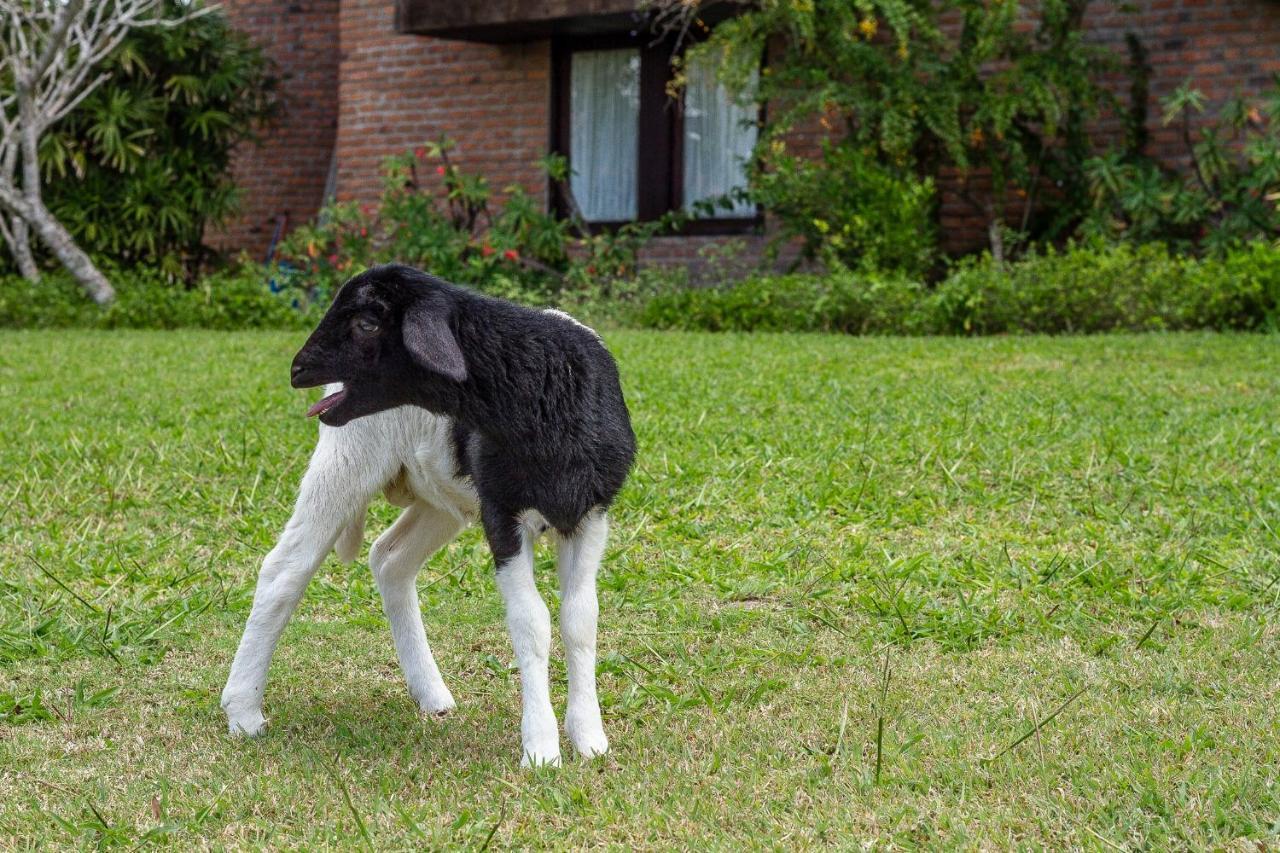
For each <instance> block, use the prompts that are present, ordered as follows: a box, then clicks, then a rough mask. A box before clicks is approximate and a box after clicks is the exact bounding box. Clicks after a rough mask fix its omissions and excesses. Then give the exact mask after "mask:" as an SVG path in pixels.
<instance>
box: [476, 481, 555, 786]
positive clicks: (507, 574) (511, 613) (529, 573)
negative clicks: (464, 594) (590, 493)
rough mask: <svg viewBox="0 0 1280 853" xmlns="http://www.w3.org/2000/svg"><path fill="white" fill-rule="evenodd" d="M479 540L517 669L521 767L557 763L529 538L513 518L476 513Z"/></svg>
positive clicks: (547, 620)
mask: <svg viewBox="0 0 1280 853" xmlns="http://www.w3.org/2000/svg"><path fill="white" fill-rule="evenodd" d="M481 518H482V520H483V522H484V532H485V536H486V537H487V538H488V540H489V547H490V548H491V549H492V550H493V557H494V560H495V562H496V563H497V568H498V589H499V590H501V592H502V600H503V601H504V602H506V606H507V630H508V631H510V633H511V646H512V648H513V649H514V650H515V653H516V665H517V666H518V667H519V668H520V698H521V705H522V707H523V711H522V714H521V717H520V750H521V753H522V756H523V757H522V758H521V760H520V764H521V766H523V767H529V766H537V765H544V764H559V763H560V732H559V729H558V728H557V727H556V715H555V711H553V710H552V709H551V686H550V682H549V678H548V674H547V663H548V661H547V658H548V655H549V653H550V649H551V614H550V613H549V612H548V611H547V605H546V603H545V602H544V601H543V600H542V596H541V595H539V594H538V587H537V584H535V583H534V580H533V535H532V533H531V532H530V530H529V529H528V528H527V527H525V526H524V525H523V524H522V523H520V522H519V521H517V520H516V518H515V517H513V516H511V515H507V514H504V513H501V512H494V511H493V510H492V509H491V508H488V507H483V506H482V508H481Z"/></svg>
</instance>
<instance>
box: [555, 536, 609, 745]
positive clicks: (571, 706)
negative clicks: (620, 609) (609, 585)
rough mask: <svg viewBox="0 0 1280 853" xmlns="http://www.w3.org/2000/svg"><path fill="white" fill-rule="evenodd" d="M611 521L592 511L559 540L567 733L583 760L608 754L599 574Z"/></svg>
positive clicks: (565, 725)
mask: <svg viewBox="0 0 1280 853" xmlns="http://www.w3.org/2000/svg"><path fill="white" fill-rule="evenodd" d="M608 532H609V522H608V520H607V519H606V517H605V515H604V513H594V512H593V513H591V514H590V515H588V516H587V517H586V518H585V519H583V521H582V526H581V527H580V528H579V530H578V532H577V534H576V535H574V536H573V537H572V538H569V539H563V540H561V542H560V548H559V553H558V554H557V564H558V571H559V575H560V637H561V639H562V640H563V641H564V653H565V665H566V668H567V669H568V674H569V703H568V708H567V709H566V710H565V715H564V729H565V734H567V735H568V736H569V740H570V741H571V742H572V743H573V745H574V747H575V748H576V749H577V750H578V752H579V753H581V754H582V755H583V757H585V758H592V757H594V756H596V755H601V754H603V753H605V752H608V751H609V739H608V738H607V737H605V734H604V725H603V724H602V723H601V721H600V702H599V700H598V699H597V698H596V617H597V616H598V614H599V609H600V608H599V604H598V603H597V601H596V573H597V572H598V571H599V569H600V559H601V558H602V557H603V556H604V544H605V538H606V536H607V535H608Z"/></svg>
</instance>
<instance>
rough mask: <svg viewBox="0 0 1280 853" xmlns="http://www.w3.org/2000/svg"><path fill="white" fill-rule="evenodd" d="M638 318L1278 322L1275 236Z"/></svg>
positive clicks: (749, 295) (1077, 255)
mask: <svg viewBox="0 0 1280 853" xmlns="http://www.w3.org/2000/svg"><path fill="white" fill-rule="evenodd" d="M636 320H637V322H638V323H639V324H641V325H645V326H650V327H654V328H663V329H701V330H707V331H742V332H746V331H826V332H845V333H850V334H955V335H993V334H1009V333H1047V334H1063V333H1092V332H1114V331H1161V330H1173V329H1276V328H1277V327H1280V246H1275V245H1272V244H1269V243H1265V242H1255V243H1251V244H1249V245H1247V246H1243V247H1239V248H1237V249H1236V250H1234V251H1232V252H1230V253H1229V254H1227V255H1226V256H1225V257H1224V258H1221V259H1218V258H1207V259H1203V260H1198V259H1195V258H1187V257H1178V256H1173V255H1170V254H1169V252H1168V250H1167V249H1165V247H1163V246H1159V245H1155V244H1150V245H1143V246H1135V245H1128V244H1121V245H1118V246H1107V245H1102V244H1098V243H1094V244H1084V245H1072V246H1069V247H1067V249H1065V250H1063V251H1057V250H1054V249H1052V248H1050V249H1047V250H1044V251H1042V252H1029V253H1028V254H1027V255H1026V256H1025V257H1023V258H1022V259H1020V260H1018V261H1016V262H1013V263H1003V264H1002V263H999V262H997V261H995V260H994V259H993V258H992V257H991V256H990V255H986V256H984V257H981V258H972V259H969V260H966V261H963V262H961V263H960V264H959V265H957V267H956V268H955V269H954V270H953V271H952V272H951V274H950V275H949V276H947V278H946V279H944V280H943V281H941V282H940V283H939V284H938V285H937V286H936V287H935V288H934V289H932V290H930V289H928V288H926V287H924V286H923V285H921V284H919V283H916V282H913V281H911V280H909V279H903V278H895V277H884V276H877V275H873V274H868V273H865V272H860V273H852V272H847V271H842V272H837V273H834V274H831V275H826V276H811V275H791V276H781V277H776V276H774V277H769V276H765V277H756V278H751V279H748V280H747V281H744V282H743V283H741V284H739V285H737V286H735V287H725V288H704V289H686V290H682V291H678V292H674V293H664V294H661V295H658V296H656V297H653V298H651V299H649V300H648V302H647V303H646V304H645V306H644V309H643V310H642V311H641V312H640V313H639V315H638V317H637V318H636Z"/></svg>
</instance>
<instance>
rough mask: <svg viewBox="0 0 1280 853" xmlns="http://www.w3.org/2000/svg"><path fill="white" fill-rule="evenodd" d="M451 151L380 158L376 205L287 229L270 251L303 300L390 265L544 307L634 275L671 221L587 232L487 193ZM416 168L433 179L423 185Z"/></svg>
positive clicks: (321, 297) (547, 164) (349, 206)
mask: <svg viewBox="0 0 1280 853" xmlns="http://www.w3.org/2000/svg"><path fill="white" fill-rule="evenodd" d="M451 147H452V144H451V143H450V142H449V141H448V140H441V141H439V142H435V143H431V144H428V145H423V146H419V147H418V148H416V149H415V150H413V151H411V152H406V153H404V154H401V155H398V156H395V157H390V158H388V159H387V160H386V161H385V162H384V164H383V175H384V181H383V186H384V189H383V193H382V197H381V200H380V202H379V204H377V205H372V204H364V205H357V204H354V203H346V204H336V205H331V206H329V207H327V208H326V209H325V210H323V211H321V213H320V215H319V217H317V219H316V221H315V223H313V224H311V225H307V226H304V227H301V228H298V229H296V230H295V231H294V232H293V233H292V234H290V235H289V237H288V238H286V239H285V240H284V241H283V242H282V243H281V244H280V247H279V250H278V254H279V256H280V257H281V258H283V259H285V261H286V262H287V264H288V266H289V267H291V268H292V269H293V270H295V271H296V272H295V274H292V275H290V274H288V273H286V275H285V276H284V277H285V279H286V280H287V281H289V282H291V283H300V282H305V288H306V290H307V292H306V293H305V294H303V296H304V298H305V299H307V300H312V301H322V302H323V301H327V299H328V297H329V296H331V295H332V293H333V292H334V290H335V289H336V288H337V287H338V286H339V285H341V283H342V282H343V281H345V280H346V279H347V278H349V277H350V276H352V275H354V274H355V273H358V272H360V271H361V270H363V269H366V268H368V267H370V266H373V265H374V264H378V263H387V262H391V261H395V262H398V263H406V264H410V265H412V266H416V267H420V268H422V269H427V270H430V271H431V272H432V273H433V274H435V275H438V276H440V277H441V278H445V279H448V280H450V281H455V282H458V283H460V284H466V285H470V286H472V287H475V288H476V289H478V290H481V291H484V292H486V293H489V294H491V295H494V296H501V297H505V298H509V299H515V300H517V301H525V302H535V303H537V302H541V303H543V304H545V303H547V302H551V301H560V300H562V299H563V298H565V297H571V294H573V293H574V292H578V293H581V292H582V291H585V290H592V289H595V290H603V291H605V292H607V291H608V289H609V282H610V281H612V280H624V279H628V278H632V277H634V276H635V274H636V271H637V263H636V259H637V253H638V252H639V250H640V247H641V246H642V245H643V244H644V242H645V241H646V240H648V238H649V237H650V236H652V235H653V234H655V233H657V232H658V231H660V230H662V229H665V228H667V227H668V226H669V225H671V224H672V223H673V222H674V221H675V220H674V218H667V219H663V220H659V221H657V222H646V223H631V224H628V225H624V226H622V227H620V228H618V229H616V230H612V231H606V232H601V233H595V234H593V233H591V232H590V231H589V229H588V228H587V227H586V224H585V223H583V222H582V221H581V220H579V219H576V218H573V217H570V218H560V217H557V216H556V215H554V214H552V213H548V212H546V211H545V210H544V209H543V208H542V205H541V203H540V202H538V201H537V200H536V199H534V198H532V197H531V196H530V195H529V194H528V193H527V192H525V190H524V189H523V188H522V187H520V186H515V185H513V186H508V187H505V188H504V189H503V191H502V195H503V198H502V199H501V200H498V199H496V198H495V197H494V193H493V191H492V189H491V188H490V187H489V184H488V181H487V180H485V178H484V177H482V176H478V175H473V174H470V173H468V172H465V171H463V170H462V169H460V168H459V167H458V166H457V165H455V164H454V163H453V162H452V161H451V160H450V157H449V151H450V149H451ZM433 164H434V165H433ZM542 165H543V167H544V168H545V170H546V171H547V172H548V175H549V177H550V178H551V179H552V180H553V181H556V182H563V181H564V180H565V179H566V178H567V176H568V175H567V165H566V163H565V161H564V159H563V158H562V157H548V158H547V159H546V160H544V162H543V164H542ZM420 170H427V171H428V173H430V172H434V174H435V175H436V178H437V179H438V180H436V181H435V182H434V184H433V185H428V183H427V182H426V181H424V180H423V177H422V175H421V174H420ZM433 186H434V189H433ZM299 286H301V285H299Z"/></svg>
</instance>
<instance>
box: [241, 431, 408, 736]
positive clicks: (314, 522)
mask: <svg viewBox="0 0 1280 853" xmlns="http://www.w3.org/2000/svg"><path fill="white" fill-rule="evenodd" d="M387 467H389V466H387ZM389 474H390V471H385V470H381V469H380V468H378V467H377V465H375V464H370V461H369V460H367V459H363V458H361V457H360V456H359V454H358V453H354V452H352V448H351V447H349V446H346V444H345V443H343V444H340V443H339V440H338V438H337V436H335V435H334V434H333V433H332V432H325V431H323V430H322V431H321V434H320V441H319V442H318V443H317V445H316V450H315V453H314V454H313V455H312V457H311V464H310V465H309V466H308V468H307V473H306V476H304V477H303V478H302V486H301V488H300V489H299V490H298V501H297V504H296V505H295V507H294V511H293V516H292V517H291V518H290V519H289V522H288V524H286V525H285V528H284V533H283V534H281V536H280V541H279V542H277V543H276V546H275V547H274V548H272V549H271V553H269V554H267V557H266V559H265V560H263V562H262V569H261V570H260V571H259V572H258V585H257V588H256V589H254V592H253V608H252V610H251V611H250V612H249V620H248V622H247V623H246V624H245V628H244V635H243V636H242V637H241V638H240V646H239V648H238V649H237V650H236V656H235V660H233V661H232V663H231V674H230V675H229V676H228V677H227V686H226V687H225V688H223V691H222V709H223V710H224V711H225V712H226V714H227V724H228V727H229V728H230V730H231V733H232V734H245V735H250V736H253V735H257V734H261V732H262V731H263V729H264V728H265V727H266V720H265V719H264V718H263V716H262V695H263V692H264V691H265V690H266V685H267V669H268V667H270V665H271V657H272V655H273V654H274V653H275V649H276V643H278V642H279V640H280V634H281V633H282V632H283V631H284V626H285V625H286V624H287V623H288V621H289V617H290V616H291V615H293V610H294V608H295V607H296V606H297V604H298V600H299V599H300V598H302V593H303V591H304V590H305V589H306V587H307V583H308V582H309V581H310V580H311V576H312V575H314V574H315V571H316V569H317V568H319V567H320V563H321V562H323V561H324V557H325V555H326V554H327V553H329V550H330V549H331V548H332V547H333V545H334V542H335V540H336V539H337V538H338V534H339V532H340V531H341V530H342V528H343V527H344V526H345V525H347V524H348V523H349V522H350V520H351V517H352V514H353V513H355V512H359V511H363V509H364V508H365V507H366V506H368V503H369V499H370V497H372V495H373V493H374V492H375V491H376V490H377V488H378V487H379V486H381V485H382V483H383V482H385V480H386V478H387V477H388V476H389Z"/></svg>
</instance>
